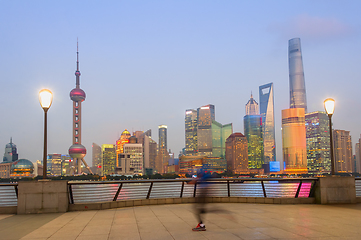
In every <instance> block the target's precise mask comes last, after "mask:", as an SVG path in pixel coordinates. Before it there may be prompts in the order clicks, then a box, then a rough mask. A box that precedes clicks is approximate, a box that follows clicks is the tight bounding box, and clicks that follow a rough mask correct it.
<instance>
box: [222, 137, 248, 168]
mask: <svg viewBox="0 0 361 240" xmlns="http://www.w3.org/2000/svg"><path fill="white" fill-rule="evenodd" d="M247 145H248V143H247V138H246V136H244V135H243V134H242V133H233V134H231V135H230V136H229V137H228V138H227V140H226V159H227V171H229V172H232V173H234V174H242V173H248V172H249V171H248V147H247Z"/></svg>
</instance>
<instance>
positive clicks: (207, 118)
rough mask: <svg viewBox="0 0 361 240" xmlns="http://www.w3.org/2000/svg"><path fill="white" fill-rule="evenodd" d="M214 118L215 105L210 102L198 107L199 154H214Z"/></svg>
mask: <svg viewBox="0 0 361 240" xmlns="http://www.w3.org/2000/svg"><path fill="white" fill-rule="evenodd" d="M214 120H215V110H214V105H212V104H208V105H205V106H202V107H200V108H198V109H197V145H198V155H203V156H209V157H211V156H212V121H214Z"/></svg>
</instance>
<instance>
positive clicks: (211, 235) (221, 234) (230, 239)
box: [201, 228, 241, 240]
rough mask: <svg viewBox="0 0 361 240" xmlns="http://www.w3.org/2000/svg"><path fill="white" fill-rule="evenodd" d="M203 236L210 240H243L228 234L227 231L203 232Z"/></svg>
mask: <svg viewBox="0 0 361 240" xmlns="http://www.w3.org/2000/svg"><path fill="white" fill-rule="evenodd" d="M201 234H202V235H203V236H204V237H205V238H207V239H210V240H213V239H214V240H218V239H227V240H239V239H241V238H240V237H239V236H237V235H235V234H233V233H231V232H228V231H226V230H208V228H207V231H204V232H201Z"/></svg>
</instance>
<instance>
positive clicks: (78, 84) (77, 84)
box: [75, 38, 80, 88]
mask: <svg viewBox="0 0 361 240" xmlns="http://www.w3.org/2000/svg"><path fill="white" fill-rule="evenodd" d="M75 76H76V88H80V71H79V43H78V38H76V71H75Z"/></svg>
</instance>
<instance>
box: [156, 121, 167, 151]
mask: <svg viewBox="0 0 361 240" xmlns="http://www.w3.org/2000/svg"><path fill="white" fill-rule="evenodd" d="M158 131H159V132H158V133H159V135H158V137H159V145H158V147H159V149H162V148H164V149H168V147H167V125H159V126H158Z"/></svg>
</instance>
